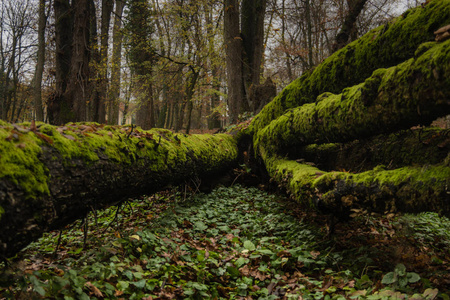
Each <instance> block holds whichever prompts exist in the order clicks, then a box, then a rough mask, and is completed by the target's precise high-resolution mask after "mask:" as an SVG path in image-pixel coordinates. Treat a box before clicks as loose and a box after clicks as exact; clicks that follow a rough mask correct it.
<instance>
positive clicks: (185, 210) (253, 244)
mask: <svg viewBox="0 0 450 300" xmlns="http://www.w3.org/2000/svg"><path fill="white" fill-rule="evenodd" d="M325 224H327V217H326V216H323V215H319V214H316V213H315V212H313V211H305V210H302V209H300V208H299V207H298V205H296V204H295V203H293V202H292V201H290V200H288V199H286V198H285V197H283V196H279V195H270V194H267V193H266V192H263V191H260V190H258V189H256V188H253V187H252V188H248V187H242V186H239V185H237V186H233V187H230V188H223V187H219V188H217V189H215V190H214V191H212V192H211V193H209V194H196V195H190V194H187V193H184V192H180V191H176V190H172V191H166V192H160V193H158V194H155V195H152V196H150V197H142V198H141V199H137V200H134V201H129V202H126V203H125V204H123V205H122V206H119V207H111V208H108V209H106V210H102V211H98V212H97V213H96V215H94V214H93V213H91V214H90V216H89V217H88V218H87V222H86V223H83V222H82V221H78V222H75V223H74V224H72V225H70V226H67V227H66V229H64V230H63V231H62V234H61V235H60V234H59V232H50V233H47V234H45V236H44V237H43V238H41V239H40V240H39V241H38V242H36V243H33V244H31V245H30V246H28V247H27V248H26V249H24V250H23V251H22V252H21V253H19V254H18V255H17V257H15V258H14V259H13V260H12V264H11V266H10V267H8V268H5V266H4V265H3V266H1V265H0V266H1V267H2V268H3V271H2V272H1V274H0V299H449V296H450V288H449V287H450V221H449V220H448V219H447V218H444V217H439V216H437V215H436V214H433V213H422V214H419V215H414V216H413V215H388V216H374V215H370V214H367V213H364V212H355V216H354V218H353V219H352V220H351V221H349V222H345V223H338V224H336V226H335V228H334V232H333V233H332V234H328V229H327V226H326V225H325ZM86 229H87V230H86ZM85 233H86V234H85ZM59 237H61V238H60V241H59V242H58V238H59Z"/></svg>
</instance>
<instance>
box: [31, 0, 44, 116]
mask: <svg viewBox="0 0 450 300" xmlns="http://www.w3.org/2000/svg"><path fill="white" fill-rule="evenodd" d="M46 24H47V16H46V15H45V0H40V1H39V24H38V52H37V55H38V57H37V63H36V72H35V74H34V81H33V83H34V92H33V93H34V95H33V98H34V110H35V113H36V121H44V111H43V107H42V74H43V73H44V63H45V27H46Z"/></svg>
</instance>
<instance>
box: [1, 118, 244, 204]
mask: <svg viewBox="0 0 450 300" xmlns="http://www.w3.org/2000/svg"><path fill="white" fill-rule="evenodd" d="M15 126H16V128H19V129H17V130H16V129H14V127H13V126H4V128H0V166H1V167H0V179H1V178H6V179H8V180H9V181H11V182H12V183H14V184H16V185H19V186H21V187H22V188H23V189H24V191H25V192H26V198H34V197H36V196H38V195H40V194H48V193H49V189H48V180H49V178H48V176H49V174H48V173H49V172H48V170H47V168H46V167H45V164H44V162H43V161H41V160H40V157H41V153H42V149H41V147H44V146H45V147H46V149H53V150H52V151H50V152H47V153H53V154H54V157H53V159H57V160H60V161H61V163H62V164H63V165H64V166H70V165H71V164H72V163H73V162H74V160H81V161H82V162H84V164H85V165H86V166H89V165H90V164H95V163H96V162H97V161H99V160H100V159H102V160H108V161H110V162H111V163H117V164H125V165H130V164H145V166H146V167H148V168H150V170H152V171H156V172H164V171H167V170H177V168H180V166H184V165H186V166H187V165H190V166H192V167H195V165H196V164H200V165H202V168H203V170H206V171H208V170H211V171H212V170H215V169H217V168H219V167H221V166H222V165H223V164H224V162H230V161H233V160H235V159H236V158H237V154H238V150H237V145H236V140H235V139H234V138H233V137H232V136H230V135H226V134H221V135H182V134H173V133H172V132H170V131H168V130H162V129H154V130H150V131H142V130H141V129H140V128H137V129H133V134H129V133H130V128H125V127H120V126H105V127H103V126H100V125H99V124H95V123H83V124H81V123H78V124H69V125H66V126H62V127H55V126H51V125H48V124H38V130H37V131H36V132H33V131H30V130H29V129H27V128H24V127H23V126H27V127H28V126H29V124H21V125H15ZM46 151H47V150H46ZM193 171H194V170H193Z"/></svg>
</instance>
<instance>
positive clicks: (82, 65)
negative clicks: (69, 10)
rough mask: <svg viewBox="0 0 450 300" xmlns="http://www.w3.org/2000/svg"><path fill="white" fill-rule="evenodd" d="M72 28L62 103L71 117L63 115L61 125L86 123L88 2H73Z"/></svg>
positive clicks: (86, 0) (88, 55)
mask: <svg viewBox="0 0 450 300" xmlns="http://www.w3.org/2000/svg"><path fill="white" fill-rule="evenodd" d="M73 9H74V28H73V46H72V60H71V66H70V72H69V81H68V84H67V88H66V91H65V93H64V94H63V99H64V102H65V103H67V105H68V107H69V108H71V109H72V111H73V116H71V115H65V116H64V117H62V118H61V121H62V123H67V122H69V121H75V122H80V121H86V112H87V101H88V97H89V76H90V74H89V73H90V72H89V59H90V33H89V28H90V26H89V25H90V23H89V22H90V1H89V0H76V1H73Z"/></svg>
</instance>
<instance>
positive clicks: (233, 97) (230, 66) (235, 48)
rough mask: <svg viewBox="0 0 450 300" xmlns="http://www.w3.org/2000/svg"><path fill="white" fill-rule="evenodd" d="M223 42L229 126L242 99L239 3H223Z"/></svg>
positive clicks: (229, 0)
mask: <svg viewBox="0 0 450 300" xmlns="http://www.w3.org/2000/svg"><path fill="white" fill-rule="evenodd" d="M224 11H225V12H224V41H225V54H226V68H227V87H228V109H229V115H230V120H229V122H230V123H231V124H233V123H237V122H238V118H239V113H240V111H239V110H240V103H241V102H242V100H243V98H244V91H243V83H242V78H243V77H242V38H241V36H240V30H239V3H238V1H237V0H225V1H224Z"/></svg>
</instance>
